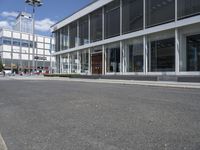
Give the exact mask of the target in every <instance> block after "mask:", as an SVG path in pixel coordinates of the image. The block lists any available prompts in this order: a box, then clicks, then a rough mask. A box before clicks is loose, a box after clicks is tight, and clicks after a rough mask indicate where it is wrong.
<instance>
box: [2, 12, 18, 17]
mask: <svg viewBox="0 0 200 150" xmlns="http://www.w3.org/2000/svg"><path fill="white" fill-rule="evenodd" d="M18 14H19V13H18V12H15V11H11V12H8V11H4V12H2V13H1V14H0V15H1V16H2V17H17V15H18Z"/></svg>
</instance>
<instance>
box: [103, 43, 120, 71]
mask: <svg viewBox="0 0 200 150" xmlns="http://www.w3.org/2000/svg"><path fill="white" fill-rule="evenodd" d="M106 64H107V66H106V72H108V73H117V72H120V45H119V44H112V45H109V46H107V48H106Z"/></svg>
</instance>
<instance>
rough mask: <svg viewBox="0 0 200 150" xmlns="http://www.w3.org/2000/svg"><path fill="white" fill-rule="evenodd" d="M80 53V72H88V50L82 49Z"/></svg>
mask: <svg viewBox="0 0 200 150" xmlns="http://www.w3.org/2000/svg"><path fill="white" fill-rule="evenodd" d="M80 55H81V73H88V69H89V68H88V66H89V53H88V50H85V51H82V52H81V53H80Z"/></svg>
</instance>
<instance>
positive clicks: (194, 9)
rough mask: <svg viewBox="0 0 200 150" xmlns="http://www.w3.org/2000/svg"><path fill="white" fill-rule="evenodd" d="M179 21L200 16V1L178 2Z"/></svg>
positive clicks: (179, 0) (183, 0) (180, 0)
mask: <svg viewBox="0 0 200 150" xmlns="http://www.w3.org/2000/svg"><path fill="white" fill-rule="evenodd" d="M177 2H178V19H181V18H185V17H189V16H192V15H196V14H200V0H177Z"/></svg>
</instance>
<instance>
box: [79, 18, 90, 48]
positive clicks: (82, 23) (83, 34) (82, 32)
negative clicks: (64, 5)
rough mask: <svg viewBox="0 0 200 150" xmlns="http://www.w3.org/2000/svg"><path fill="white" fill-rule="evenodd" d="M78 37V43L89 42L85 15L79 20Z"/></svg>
mask: <svg viewBox="0 0 200 150" xmlns="http://www.w3.org/2000/svg"><path fill="white" fill-rule="evenodd" d="M79 39H80V41H79V42H80V45H85V44H88V43H89V39H88V16H85V17H83V18H81V19H80V20H79Z"/></svg>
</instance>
